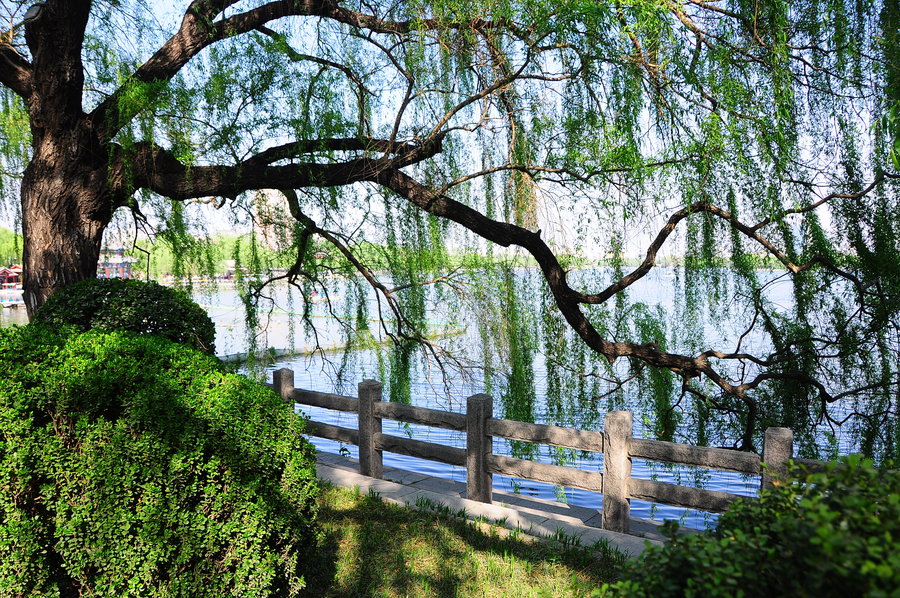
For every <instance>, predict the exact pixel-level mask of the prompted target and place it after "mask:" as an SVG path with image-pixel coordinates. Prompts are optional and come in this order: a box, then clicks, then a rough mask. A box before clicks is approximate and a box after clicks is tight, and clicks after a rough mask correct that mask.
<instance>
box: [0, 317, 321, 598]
mask: <svg viewBox="0 0 900 598" xmlns="http://www.w3.org/2000/svg"><path fill="white" fill-rule="evenodd" d="M0 379H2V380H3V383H2V385H0V596H3V597H6V596H32V595H40V596H77V595H92V596H138V595H140V596H217V597H221V596H294V595H297V594H298V593H299V591H300V590H301V588H302V587H303V586H304V576H305V574H306V568H307V566H308V565H307V563H309V562H310V551H311V550H314V549H315V546H316V542H317V537H318V532H317V531H316V530H317V527H316V518H315V497H316V494H317V489H318V486H317V482H316V477H315V452H314V449H313V448H312V446H311V445H310V444H309V442H308V441H307V440H305V439H304V437H303V436H302V435H301V434H302V432H303V425H304V421H303V420H302V419H301V418H300V417H298V416H297V415H295V414H294V413H293V411H292V410H291V409H290V407H289V406H287V405H286V404H285V403H284V401H283V400H282V399H281V398H279V397H278V396H277V395H275V394H274V393H273V392H272V391H271V390H270V389H268V388H266V387H264V386H263V385H261V384H259V383H257V382H254V381H252V380H249V379H247V378H245V377H243V376H239V375H235V374H229V373H227V372H225V371H223V369H222V366H221V364H220V363H219V362H218V360H216V359H215V358H213V357H210V356H207V355H204V354H202V353H200V352H198V351H195V350H192V349H189V348H187V347H184V346H182V345H178V344H175V343H172V342H170V341H167V340H165V339H161V338H158V337H154V336H145V335H136V334H133V333H123V332H116V333H99V332H97V331H91V332H88V333H84V334H68V335H60V334H57V333H56V332H53V331H49V330H48V329H45V328H40V327H35V326H34V325H30V326H27V327H21V328H14V329H7V330H0Z"/></svg>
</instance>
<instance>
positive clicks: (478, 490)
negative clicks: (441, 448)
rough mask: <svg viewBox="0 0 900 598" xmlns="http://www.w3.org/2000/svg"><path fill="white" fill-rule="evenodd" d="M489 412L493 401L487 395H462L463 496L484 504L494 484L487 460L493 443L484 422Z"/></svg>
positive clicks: (489, 498)
mask: <svg viewBox="0 0 900 598" xmlns="http://www.w3.org/2000/svg"><path fill="white" fill-rule="evenodd" d="M493 412H494V401H493V399H491V397H490V396H489V395H485V394H478V395H472V396H471V397H469V398H468V399H466V498H468V499H469V500H477V501H480V502H484V503H488V504H490V503H491V496H492V495H493V490H494V487H493V475H491V474H490V473H489V472H488V468H487V460H488V456H489V455H491V454H492V453H493V451H494V447H493V441H492V438H491V436H490V434H488V429H487V423H488V420H489V419H491V417H493Z"/></svg>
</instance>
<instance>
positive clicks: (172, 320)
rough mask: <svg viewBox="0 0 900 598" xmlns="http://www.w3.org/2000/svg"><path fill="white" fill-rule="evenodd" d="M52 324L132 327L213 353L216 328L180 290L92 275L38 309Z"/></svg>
mask: <svg viewBox="0 0 900 598" xmlns="http://www.w3.org/2000/svg"><path fill="white" fill-rule="evenodd" d="M33 322H34V323H35V324H41V325H44V326H47V327H49V328H60V327H64V326H74V327H75V329H76V330H78V331H80V332H86V331H88V330H103V331H105V332H112V331H114V330H130V331H132V332H139V333H142V334H155V335H157V336H161V337H163V338H167V339H169V340H172V341H175V342H176V343H182V344H186V345H189V346H191V347H194V348H195V349H199V350H200V351H203V352H204V353H209V354H210V355H214V354H215V349H216V348H215V338H216V328H215V326H214V325H213V322H212V320H210V319H209V316H208V315H207V314H206V312H205V311H204V310H203V308H202V307H200V306H199V305H197V304H196V303H194V302H193V301H192V300H191V298H190V297H188V296H187V295H186V294H185V293H183V292H181V291H177V290H175V289H170V288H168V287H164V286H162V285H160V284H157V283H155V282H143V281H140V280H126V279H121V278H89V279H87V280H83V281H81V282H79V283H77V284H74V285H71V286H68V287H65V288H63V289H60V290H59V291H57V292H56V293H54V294H53V295H51V296H50V298H49V299H48V300H47V302H46V303H45V304H44V305H43V306H42V307H41V308H40V309H38V310H37V313H35V314H34V319H33Z"/></svg>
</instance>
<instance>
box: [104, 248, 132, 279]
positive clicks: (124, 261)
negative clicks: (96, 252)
mask: <svg viewBox="0 0 900 598" xmlns="http://www.w3.org/2000/svg"><path fill="white" fill-rule="evenodd" d="M137 261H138V259H137V258H136V257H131V256H130V255H125V250H124V249H122V248H119V249H103V250H102V251H100V261H98V262H97V278H132V273H131V265H132V264H134V263H135V262H137Z"/></svg>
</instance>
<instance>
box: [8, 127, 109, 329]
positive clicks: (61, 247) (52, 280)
mask: <svg viewBox="0 0 900 598" xmlns="http://www.w3.org/2000/svg"><path fill="white" fill-rule="evenodd" d="M79 129H81V128H80V127H76V129H75V130H74V131H68V132H66V133H63V134H60V133H57V134H55V135H51V134H47V133H44V134H42V135H41V136H40V138H38V139H35V143H34V149H35V155H34V159H33V160H32V161H31V163H30V164H29V165H28V168H27V169H26V171H25V176H24V178H23V180H22V228H23V233H24V236H25V246H24V262H25V263H24V264H23V266H24V270H25V271H24V277H23V278H24V288H25V293H24V300H25V306H26V308H27V310H28V315H29V316H33V315H34V312H35V311H36V310H37V309H38V308H39V307H40V306H42V305H43V304H44V302H45V301H46V300H47V298H48V297H49V296H50V295H52V294H53V293H54V292H56V291H58V290H59V289H61V288H63V287H65V286H68V285H71V284H74V283H76V282H79V281H81V280H84V279H85V278H91V277H94V276H96V275H97V260H98V258H99V256H100V248H101V247H100V245H101V243H102V240H103V231H104V229H105V228H106V225H107V224H108V223H109V221H110V218H111V216H112V211H113V207H112V203H113V202H112V199H111V197H110V193H109V180H108V174H107V173H108V168H107V165H106V161H105V160H103V159H101V160H97V159H96V158H101V157H100V156H96V155H94V154H96V153H98V152H96V151H93V152H92V151H91V150H90V147H91V145H94V144H92V143H90V135H89V134H85V132H84V129H81V134H79Z"/></svg>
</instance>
